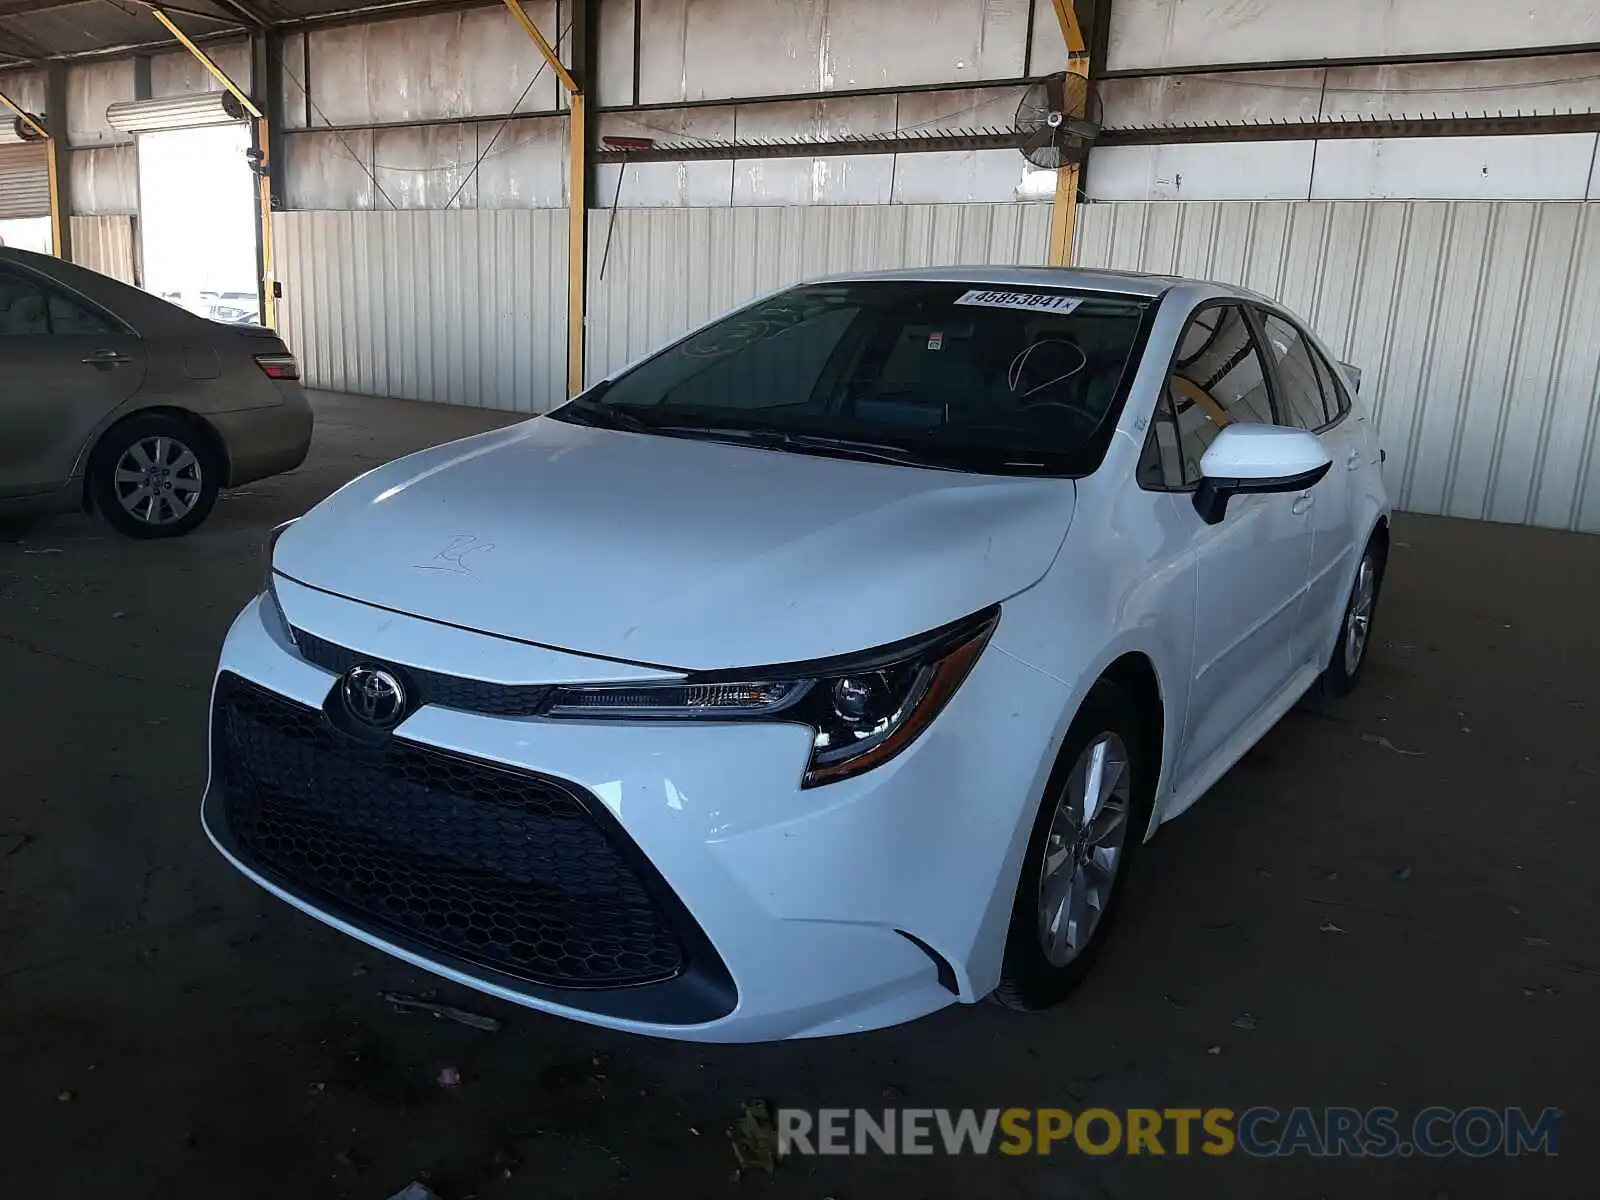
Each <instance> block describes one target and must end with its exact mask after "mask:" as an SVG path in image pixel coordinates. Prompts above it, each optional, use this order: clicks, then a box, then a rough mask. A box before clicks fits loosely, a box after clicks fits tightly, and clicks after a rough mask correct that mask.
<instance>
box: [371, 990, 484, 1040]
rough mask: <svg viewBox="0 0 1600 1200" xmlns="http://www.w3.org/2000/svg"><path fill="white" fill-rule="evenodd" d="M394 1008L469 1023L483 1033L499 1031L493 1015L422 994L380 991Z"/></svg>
mask: <svg viewBox="0 0 1600 1200" xmlns="http://www.w3.org/2000/svg"><path fill="white" fill-rule="evenodd" d="M379 994H380V995H381V996H382V997H383V998H384V999H385V1000H387V1001H388V1002H389V1004H390V1005H391V1006H392V1007H393V1008H394V1010H395V1012H400V1013H407V1012H422V1013H427V1014H428V1015H429V1016H432V1017H435V1018H437V1019H439V1020H441V1021H454V1022H455V1023H456V1024H457V1025H469V1026H471V1027H472V1028H473V1029H481V1030H483V1031H484V1032H485V1033H499V1032H500V1022H499V1021H497V1020H496V1019H495V1018H494V1017H486V1016H484V1015H483V1014H482V1013H475V1012H468V1011H467V1010H466V1009H464V1008H455V1007H453V1006H452V1005H449V1004H439V1003H437V1002H435V1001H433V1000H428V999H426V998H424V997H422V996H412V995H409V994H408V993H406V992H381V993H379Z"/></svg>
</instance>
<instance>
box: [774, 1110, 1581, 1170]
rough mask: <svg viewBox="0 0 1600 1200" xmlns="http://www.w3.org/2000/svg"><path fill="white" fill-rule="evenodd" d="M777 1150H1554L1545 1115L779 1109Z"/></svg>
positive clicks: (1342, 1153)
mask: <svg viewBox="0 0 1600 1200" xmlns="http://www.w3.org/2000/svg"><path fill="white" fill-rule="evenodd" d="M777 1116H778V1122H777V1125H778V1153H779V1154H780V1155H787V1154H805V1155H811V1154H940V1153H943V1154H952V1155H954V1154H992V1153H999V1154H1010V1155H1023V1154H1051V1153H1055V1152H1060V1153H1072V1154H1090V1155H1104V1154H1127V1155H1196V1154H1198V1155H1209V1156H1211V1157H1221V1156H1224V1155H1232V1154H1245V1155H1249V1156H1251V1157H1253V1158H1283V1157H1289V1156H1293V1155H1304V1156H1309V1157H1313V1158H1339V1157H1350V1158H1387V1157H1391V1156H1399V1157H1402V1158H1404V1157H1410V1156H1412V1155H1421V1156H1423V1157H1429V1158H1442V1157H1445V1156H1447V1155H1452V1154H1459V1155H1464V1156H1467V1157H1469V1158H1487V1157H1489V1156H1491V1155H1505V1156H1511V1157H1516V1156H1519V1155H1546V1156H1551V1155H1554V1154H1555V1153H1556V1132H1557V1125H1558V1123H1559V1121H1560V1116H1561V1114H1560V1112H1559V1111H1558V1110H1556V1109H1553V1108H1546V1109H1543V1110H1541V1111H1539V1112H1538V1113H1531V1112H1529V1111H1528V1110H1525V1109H1521V1108H1488V1107H1482V1106H1478V1107H1471V1108H1462V1109H1453V1108H1444V1107H1432V1108H1424V1109H1422V1110H1420V1111H1419V1112H1417V1113H1415V1114H1414V1115H1412V1116H1404V1115H1402V1114H1401V1113H1400V1112H1399V1110H1398V1109H1393V1108H1349V1107H1338V1106H1332V1107H1327V1108H1304V1107H1301V1108H1290V1109H1284V1110H1279V1109H1276V1108H1270V1107H1266V1106H1256V1107H1253V1108H1246V1109H1242V1110H1235V1109H1232V1108H1130V1109H1122V1110H1112V1109H1109V1108H1086V1109H1081V1110H1078V1111H1076V1112H1074V1111H1072V1110H1069V1109H1064V1108H1037V1109H1035V1108H1007V1109H998V1108H990V1109H972V1108H967V1109H948V1108H903V1109H880V1110H876V1111H874V1110H869V1109H861V1108H856V1109H849V1108H824V1109H816V1110H812V1109H801V1108H780V1109H779V1110H778V1113H777Z"/></svg>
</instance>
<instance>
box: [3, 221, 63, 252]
mask: <svg viewBox="0 0 1600 1200" xmlns="http://www.w3.org/2000/svg"><path fill="white" fill-rule="evenodd" d="M52 241H53V239H52V237H51V234H50V218H49V217H12V218H0V246H9V247H11V248H12V249H13V250H33V251H36V252H38V253H39V254H51V253H54V250H53V248H52Z"/></svg>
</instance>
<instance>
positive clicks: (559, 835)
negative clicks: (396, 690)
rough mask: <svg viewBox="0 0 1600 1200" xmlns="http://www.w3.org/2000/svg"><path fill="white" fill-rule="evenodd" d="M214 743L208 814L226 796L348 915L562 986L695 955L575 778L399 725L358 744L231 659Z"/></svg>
mask: <svg viewBox="0 0 1600 1200" xmlns="http://www.w3.org/2000/svg"><path fill="white" fill-rule="evenodd" d="M212 747H213V748H212V788H213V791H214V793H215V794H216V795H215V797H211V796H208V801H207V805H208V808H207V819H208V822H209V823H212V824H213V825H214V824H215V821H214V820H213V808H212V805H213V803H214V802H218V803H219V807H220V815H221V818H222V821H223V823H224V824H225V826H226V830H225V836H226V838H227V839H228V841H229V842H231V846H230V849H232V850H234V851H235V852H236V853H237V854H238V855H239V856H240V857H241V859H243V860H245V861H247V862H248V863H249V864H250V865H252V866H253V867H257V868H260V869H262V870H263V873H264V874H266V875H268V876H269V877H271V878H273V879H274V881H275V882H278V883H279V884H280V885H281V886H284V887H285V888H286V889H287V890H289V891H291V892H293V893H295V894H297V895H301V896H303V897H305V898H306V899H308V900H310V901H312V902H313V903H314V904H316V905H317V906H319V907H322V908H325V909H326V910H327V911H328V912H329V913H330V914H332V915H334V916H337V917H339V918H340V919H342V920H346V921H348V922H350V923H351V924H354V925H358V926H361V927H363V928H368V929H371V930H372V931H373V932H374V933H377V934H379V935H380V936H381V935H384V934H388V935H391V938H393V937H394V936H396V935H397V936H398V937H399V938H400V939H403V940H404V941H408V942H414V943H418V944H420V945H421V946H422V947H425V948H428V949H431V950H436V951H443V952H444V953H445V954H446V955H448V956H449V957H451V958H453V959H459V960H462V961H463V962H466V963H470V964H475V965H477V966H481V967H487V968H489V969H491V970H492V971H494V972H496V973H500V974H503V975H505V976H509V977H510V978H512V979H514V980H525V981H528V982H530V983H535V984H542V985H547V986H550V987H556V988H619V987H635V986H638V985H641V984H652V983H661V982H662V981H666V980H672V979H674V977H676V976H678V975H679V974H680V973H681V972H683V971H684V970H685V968H686V965H687V959H686V954H685V946H684V939H683V938H681V937H680V936H679V932H678V930H677V929H675V928H674V923H675V922H676V923H677V924H678V926H679V927H680V928H683V927H684V926H685V925H689V926H692V918H690V917H689V916H688V913H687V912H686V911H684V910H683V909H682V906H681V904H680V903H678V902H677V900H676V897H674V896H672V895H671V894H670V892H667V891H666V890H665V885H664V884H663V883H661V881H660V880H659V877H658V876H656V877H653V878H652V876H654V873H653V871H652V869H651V868H650V867H649V865H648V863H646V862H644V860H643V859H642V857H641V856H639V854H638V851H637V850H636V849H635V848H634V847H633V846H632V845H631V843H627V842H626V837H625V835H623V834H622V833H621V831H620V830H616V829H608V828H606V826H605V824H604V823H603V822H607V821H609V820H610V817H609V814H606V813H604V812H603V810H601V809H600V808H599V805H598V801H595V800H593V798H588V799H585V797H586V795H587V793H584V792H582V791H581V790H579V789H577V788H575V787H573V786H572V785H569V784H566V783H564V782H562V781H559V780H555V779H551V778H548V777H546V776H541V775H537V774H533V773H531V772H524V771H516V770H510V769H507V768H505V767H501V766H498V765H495V764H492V763H487V762H482V761H479V760H476V759H470V758H465V757H462V756H459V755H455V754H451V753H448V752H445V751H441V750H436V749H433V748H431V747H427V746H424V745H421V744H419V743H416V742H409V741H406V740H404V739H401V738H391V739H389V740H388V741H387V742H385V743H383V744H380V745H364V744H361V743H357V742H354V741H351V740H350V739H348V738H346V737H345V736H344V735H342V734H340V733H339V732H338V731H336V730H334V729H333V728H332V727H331V726H330V725H329V724H328V722H327V720H326V718H325V717H324V716H323V714H322V712H321V711H320V710H318V709H314V708H309V707H306V706H303V705H300V704H296V703H294V702H293V701H290V700H287V699H285V698H283V697H281V696H278V695H276V694H275V693H272V692H269V691H266V690H264V689H262V688H259V687H257V686H255V685H254V684H251V683H248V682H246V681H244V680H242V679H240V678H238V677H237V676H233V675H229V674H224V675H223V676H222V677H221V678H220V679H219V680H218V683H217V691H216V699H215V705H214V710H213V728H212ZM214 831H215V830H214ZM687 932H688V934H689V937H690V940H691V941H696V942H702V943H703V936H704V935H703V934H701V933H700V932H699V930H698V927H694V928H692V929H688V930H687ZM711 957H712V958H714V957H715V956H714V955H712V956H711ZM716 965H717V967H718V968H719V969H720V963H718V964H716Z"/></svg>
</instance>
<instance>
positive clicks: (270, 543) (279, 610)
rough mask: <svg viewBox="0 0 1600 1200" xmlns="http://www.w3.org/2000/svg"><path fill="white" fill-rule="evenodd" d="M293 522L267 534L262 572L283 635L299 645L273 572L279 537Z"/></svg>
mask: <svg viewBox="0 0 1600 1200" xmlns="http://www.w3.org/2000/svg"><path fill="white" fill-rule="evenodd" d="M293 524H294V522H293V521H285V522H284V523H283V524H282V525H279V526H277V527H276V528H275V529H273V531H272V532H271V533H269V534H267V544H266V546H265V548H264V549H263V552H262V574H264V575H265V576H266V579H265V580H264V581H263V583H262V591H263V592H264V594H265V595H266V598H267V606H268V607H269V608H270V609H271V610H272V615H273V616H275V617H276V618H277V620H278V624H279V626H280V627H281V628H282V629H283V636H284V637H286V638H288V639H289V642H290V644H291V645H295V646H298V645H299V642H297V641H296V640H295V636H294V626H293V625H290V624H289V618H288V617H286V616H284V613H283V604H282V603H281V602H280V601H279V600H278V584H277V581H276V579H274V578H273V573H272V551H273V550H274V549H275V548H276V547H277V545H278V539H279V538H281V537H282V536H283V533H284V530H286V529H288V528H289V526H291V525H293Z"/></svg>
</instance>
